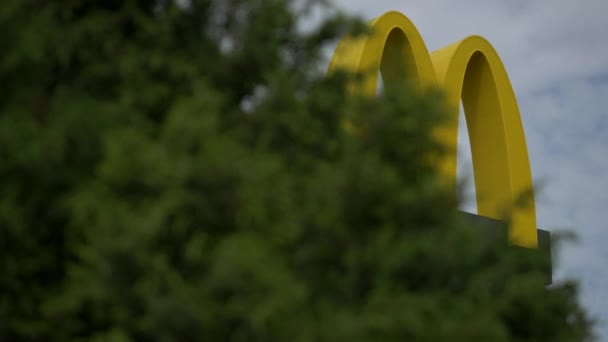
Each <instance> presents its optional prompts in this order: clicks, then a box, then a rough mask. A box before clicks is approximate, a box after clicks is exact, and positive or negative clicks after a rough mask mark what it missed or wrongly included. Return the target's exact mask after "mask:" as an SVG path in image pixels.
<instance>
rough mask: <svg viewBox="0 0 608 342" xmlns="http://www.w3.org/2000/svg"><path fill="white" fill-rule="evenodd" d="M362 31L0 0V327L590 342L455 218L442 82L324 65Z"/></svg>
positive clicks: (147, 7)
mask: <svg viewBox="0 0 608 342" xmlns="http://www.w3.org/2000/svg"><path fill="white" fill-rule="evenodd" d="M310 8H313V9H315V10H316V11H317V12H306V11H307V10H308V9H310ZM319 11H320V12H321V13H325V14H326V15H325V16H324V17H323V18H322V20H321V21H320V23H318V24H315V26H314V28H312V29H309V30H306V31H304V30H302V26H301V25H302V20H303V19H302V18H308V19H306V20H309V22H310V21H311V20H313V19H314V18H313V17H311V16H308V17H307V16H306V15H305V14H306V13H319ZM360 29H361V27H360V23H359V22H358V21H357V20H355V19H354V18H349V17H347V16H344V15H342V14H340V12H337V11H330V7H328V5H326V4H323V3H321V2H312V1H311V2H304V1H300V2H295V1H286V0H215V1H214V0H191V1H188V2H185V1H169V0H164V1H161V0H159V1H136V0H130V1H117V0H103V1H101V0H89V1H79V0H63V1H61V2H60V1H39V0H5V1H0V30H1V31H2V35H0V45H1V46H2V47H3V49H2V50H3V52H2V54H1V55H0V80H1V82H0V89H1V93H2V94H3V100H2V102H1V103H0V190H1V191H0V270H2V277H0V322H1V323H0V340H6V341H28V340H31V341H68V340H92V341H182V340H183V341H194V340H209V341H223V340H230V341H233V340H234V341H284V340H298V341H300V340H301V341H313V340H314V341H317V340H320V341H357V340H365V341H368V340H383V341H384V340H386V341H392V340H404V339H405V340H423V341H437V340H446V339H449V340H457V341H460V340H493V341H511V340H514V341H580V340H584V339H586V338H587V337H589V335H590V320H589V318H588V317H587V315H586V313H585V312H584V311H583V310H582V309H581V307H580V304H579V303H578V302H577V298H576V295H577V290H576V283H574V282H566V283H560V284H556V285H554V286H552V287H551V288H546V287H545V286H544V278H543V274H542V273H541V272H537V271H534V270H535V269H537V268H536V266H537V264H538V263H539V262H540V261H539V260H536V259H534V258H531V257H526V258H522V257H521V256H520V254H518V253H516V252H515V251H514V249H513V248H509V247H508V246H506V244H504V242H502V241H501V242H492V241H485V242H482V241H480V240H479V236H478V234H475V230H472V229H470V227H468V226H467V225H465V224H464V223H463V222H461V220H460V218H459V216H458V215H457V211H456V208H457V205H458V203H457V201H456V193H455V191H453V190H446V189H444V188H443V187H442V186H441V185H440V182H439V181H438V179H439V178H438V175H437V174H436V171H435V169H434V168H433V165H432V164H431V163H429V159H430V158H429V156H433V155H435V154H441V153H443V151H442V148H441V146H438V145H437V144H436V143H435V142H434V141H433V140H432V139H431V138H430V132H431V130H432V129H433V127H435V126H436V125H438V124H441V123H442V122H443V120H446V118H445V117H444V113H445V110H444V108H443V99H442V96H441V93H440V92H435V91H431V92H429V93H425V94H418V93H416V92H415V91H411V88H409V87H408V85H407V83H405V82H404V83H403V84H401V87H398V88H394V89H393V88H387V89H385V90H384V92H383V93H382V94H381V95H379V96H378V97H377V98H357V97H355V96H350V95H349V92H348V91H347V86H346V85H347V84H350V83H349V82H356V80H357V78H356V76H357V75H348V74H347V73H337V74H335V75H333V76H331V77H326V76H325V75H324V71H323V70H322V68H320V66H322V65H323V58H322V56H323V51H324V50H323V49H324V48H326V47H327V46H331V43H332V42H335V39H337V38H338V37H341V36H342V35H344V34H345V33H347V32H355V31H360ZM522 270H526V271H522Z"/></svg>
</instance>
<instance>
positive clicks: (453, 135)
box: [329, 12, 538, 248]
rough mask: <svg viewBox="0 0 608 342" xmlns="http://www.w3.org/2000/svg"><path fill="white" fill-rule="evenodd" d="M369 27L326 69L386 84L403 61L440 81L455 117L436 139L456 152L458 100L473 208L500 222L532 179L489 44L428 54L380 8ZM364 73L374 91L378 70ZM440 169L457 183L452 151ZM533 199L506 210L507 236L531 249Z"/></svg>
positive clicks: (473, 41)
mask: <svg viewBox="0 0 608 342" xmlns="http://www.w3.org/2000/svg"><path fill="white" fill-rule="evenodd" d="M370 25H371V28H372V32H373V33H372V34H370V35H366V36H363V37H359V38H350V37H346V38H344V39H343V40H342V41H341V42H340V43H339V44H338V47H337V48H336V51H335V54H334V56H333V58H332V60H331V63H330V66H329V72H330V73H331V72H332V71H333V70H337V69H339V68H340V69H347V70H352V71H355V72H365V71H367V70H380V71H381V73H382V75H383V79H384V81H385V82H387V81H389V82H390V77H391V76H394V75H395V74H398V72H397V71H398V70H403V69H404V66H405V67H406V68H408V70H412V73H413V75H412V76H413V77H414V79H415V80H416V81H417V82H418V84H419V85H420V86H422V87H425V86H432V85H439V86H441V87H442V88H443V89H444V90H445V92H446V93H447V98H448V104H449V106H450V111H451V115H453V117H455V118H456V119H455V120H453V121H452V123H451V124H450V127H448V128H447V129H446V130H442V131H441V132H439V133H438V136H439V137H440V139H442V142H443V143H445V144H447V146H450V147H453V148H454V151H455V150H456V146H457V141H458V114H459V108H460V100H461V99H462V104H463V106H464V110H465V117H466V121H467V127H468V131H469V140H470V143H471V152H472V157H473V170H474V177H475V187H476V191H477V194H476V195H477V212H478V214H479V215H483V216H488V217H491V218H495V219H502V218H503V217H501V216H502V214H503V213H504V211H503V210H504V208H505V207H506V206H509V205H510V204H512V203H515V202H516V201H517V199H518V197H519V196H520V195H521V194H522V193H526V192H529V191H532V176H531V171H530V162H529V160H528V150H527V147H526V139H525V135H524V130H523V127H522V123H521V118H520V114H519V108H518V105H517V101H516V99H515V94H514V92H513V89H512V87H511V82H510V81H509V77H508V75H507V72H506V71H505V68H504V66H503V64H502V62H501V60H500V58H499V56H498V54H497V53H496V51H495V50H494V48H493V47H492V45H490V43H489V42H488V41H486V40H485V39H484V38H481V37H478V36H471V37H468V38H465V39H463V40H461V41H459V42H456V43H454V44H452V45H449V46H447V47H444V48H442V49H439V50H437V51H435V52H433V53H431V54H429V52H428V50H427V48H426V45H425V44H424V41H423V40H422V37H421V36H420V34H419V33H418V30H417V29H416V27H415V26H414V25H413V24H412V22H411V21H410V20H409V19H408V18H407V17H405V16H404V15H403V14H401V13H398V12H388V13H385V14H384V15H382V16H380V17H378V18H376V19H375V20H373V21H371V23H370ZM395 52H399V53H398V54H395ZM395 56H400V58H395ZM366 75H367V76H366V78H365V79H364V83H363V91H364V92H365V93H366V94H368V95H375V94H376V89H377V83H378V73H373V74H369V73H367V74H366ZM439 167H440V169H441V170H442V171H443V172H445V173H446V174H447V175H448V176H449V177H450V179H452V180H453V181H454V185H455V180H456V154H455V153H454V154H453V155H450V156H449V157H447V158H446V159H445V160H443V161H442V162H441V165H439ZM532 196H533V195H532ZM530 202H531V204H530V205H528V206H526V207H525V208H518V209H516V210H514V211H513V212H512V213H511V220H512V224H511V227H510V229H509V240H510V241H511V243H513V244H515V245H519V246H523V247H533V248H534V247H537V246H538V241H537V231H536V210H535V207H534V199H533V198H532V201H530Z"/></svg>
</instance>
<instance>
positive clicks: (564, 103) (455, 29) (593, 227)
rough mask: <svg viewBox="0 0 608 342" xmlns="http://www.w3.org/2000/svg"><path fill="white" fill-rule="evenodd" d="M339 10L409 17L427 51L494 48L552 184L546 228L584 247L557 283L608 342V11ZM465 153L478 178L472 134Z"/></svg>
mask: <svg viewBox="0 0 608 342" xmlns="http://www.w3.org/2000/svg"><path fill="white" fill-rule="evenodd" d="M336 3H337V4H338V5H339V6H340V7H341V8H343V9H346V10H347V11H348V12H350V13H356V14H360V15H362V16H363V17H365V18H366V19H370V20H371V19H373V18H375V17H377V16H379V15H381V14H382V13H384V12H386V11H390V10H396V11H399V12H401V13H403V14H405V15H406V16H407V17H408V18H410V20H412V21H413V23H414V24H415V25H416V27H417V28H418V30H419V32H420V34H421V35H422V37H423V39H424V40H425V42H426V44H427V47H428V49H429V51H434V50H437V49H439V48H441V47H443V46H446V45H449V44H451V43H453V42H456V41H458V40H460V39H462V38H464V37H466V36H469V35H481V36H484V37H485V38H487V39H488V40H489V41H490V42H491V43H492V45H493V46H494V47H495V49H496V50H497V51H498V53H499V55H500V56H501V58H502V60H503V62H504V64H505V67H506V69H507V72H508V74H509V76H510V78H511V82H512V84H513V88H514V90H515V93H516V96H517V99H518V102H519V105H520V110H521V114H522V120H523V124H524V129H525V132H526V138H527V142H528V150H529V154H530V162H531V165H532V174H533V178H534V180H535V182H537V184H540V183H541V182H542V183H543V184H544V186H543V188H542V189H541V190H542V191H541V192H540V194H539V195H537V204H536V205H537V215H538V224H539V227H540V228H543V229H547V230H550V231H553V232H556V231H559V230H563V229H569V230H571V231H574V232H575V233H576V234H577V235H578V237H579V242H578V243H576V244H568V245H566V246H564V247H563V248H562V249H561V250H560V251H559V259H558V260H557V263H558V265H556V266H557V267H556V269H555V270H554V271H555V280H557V281H559V280H560V279H565V278H568V277H576V278H579V279H580V283H581V286H582V288H581V290H582V291H581V292H582V293H581V300H582V302H583V304H584V305H585V306H586V308H588V310H589V311H590V312H592V313H593V314H594V315H595V316H596V318H598V319H600V320H604V321H606V322H605V323H603V324H601V325H600V326H598V329H597V332H598V333H599V334H600V335H601V337H602V340H605V341H608V229H607V227H606V222H608V106H607V105H608V20H607V19H606V15H607V14H608V1H607V0H579V1H574V0H570V1H565V0H551V1H549V0H460V1H453V0H401V1H400V0H374V1H369V0H338V1H336ZM461 115H462V113H461ZM461 123H464V121H463V120H462V121H461ZM459 143H460V146H459V153H460V160H459V174H461V175H467V174H471V172H472V171H471V170H472V169H471V164H470V158H471V157H470V150H469V148H470V147H469V144H468V140H467V139H466V130H465V126H464V125H461V130H460V134H459ZM470 190H471V191H474V190H473V189H470ZM470 208H471V205H469V206H468V208H467V209H470ZM473 210H474V209H473Z"/></svg>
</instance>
